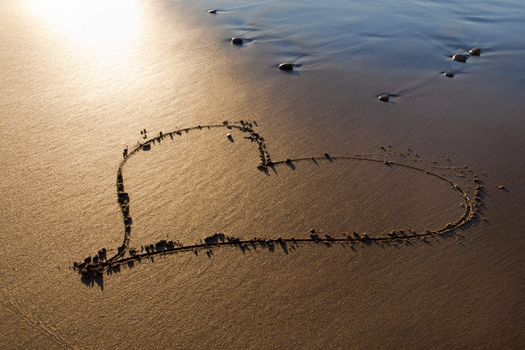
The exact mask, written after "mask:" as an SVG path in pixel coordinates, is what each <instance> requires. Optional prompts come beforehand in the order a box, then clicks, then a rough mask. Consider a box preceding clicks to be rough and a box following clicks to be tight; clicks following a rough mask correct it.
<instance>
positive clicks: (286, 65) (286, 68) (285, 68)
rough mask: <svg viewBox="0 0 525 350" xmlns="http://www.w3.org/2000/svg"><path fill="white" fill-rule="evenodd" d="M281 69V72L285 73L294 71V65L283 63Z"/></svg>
mask: <svg viewBox="0 0 525 350" xmlns="http://www.w3.org/2000/svg"><path fill="white" fill-rule="evenodd" d="M279 69H280V70H285V71H292V70H293V63H289V62H286V63H281V64H280V65H279Z"/></svg>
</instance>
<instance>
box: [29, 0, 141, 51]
mask: <svg viewBox="0 0 525 350" xmlns="http://www.w3.org/2000/svg"><path fill="white" fill-rule="evenodd" d="M27 4H28V6H29V9H30V10H31V12H32V13H33V14H34V15H35V16H37V17H40V18H42V19H44V20H45V21H46V22H47V23H48V25H49V26H50V27H51V28H53V29H56V30H58V31H60V32H62V33H63V34H65V35H67V36H69V37H71V39H73V40H77V42H79V43H82V44H84V45H88V46H90V47H95V48H100V47H103V46H107V45H114V44H118V45H119V46H122V45H126V44H129V43H131V42H133V40H134V39H135V38H136V37H137V35H138V33H139V29H140V23H141V18H142V9H141V7H140V5H139V2H138V1H137V0H27Z"/></svg>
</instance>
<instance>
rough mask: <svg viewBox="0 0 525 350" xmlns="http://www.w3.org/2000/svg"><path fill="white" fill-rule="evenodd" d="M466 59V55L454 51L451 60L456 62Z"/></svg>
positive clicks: (463, 61) (465, 60)
mask: <svg viewBox="0 0 525 350" xmlns="http://www.w3.org/2000/svg"><path fill="white" fill-rule="evenodd" d="M467 59H468V56H467V55H462V54H459V53H456V54H454V55H452V60H453V61H456V62H462V63H465V62H467Z"/></svg>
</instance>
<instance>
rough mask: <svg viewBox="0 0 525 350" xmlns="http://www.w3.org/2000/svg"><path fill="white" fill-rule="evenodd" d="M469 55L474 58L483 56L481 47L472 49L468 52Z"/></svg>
mask: <svg viewBox="0 0 525 350" xmlns="http://www.w3.org/2000/svg"><path fill="white" fill-rule="evenodd" d="M468 53H469V54H471V55H472V56H479V55H481V49H480V48H479V47H473V48H472V49H470V50H468Z"/></svg>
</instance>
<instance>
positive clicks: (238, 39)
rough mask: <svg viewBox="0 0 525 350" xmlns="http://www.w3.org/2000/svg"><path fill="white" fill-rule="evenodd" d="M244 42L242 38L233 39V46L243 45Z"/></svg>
mask: <svg viewBox="0 0 525 350" xmlns="http://www.w3.org/2000/svg"><path fill="white" fill-rule="evenodd" d="M243 42H244V40H242V38H232V44H234V45H242V43H243Z"/></svg>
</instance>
